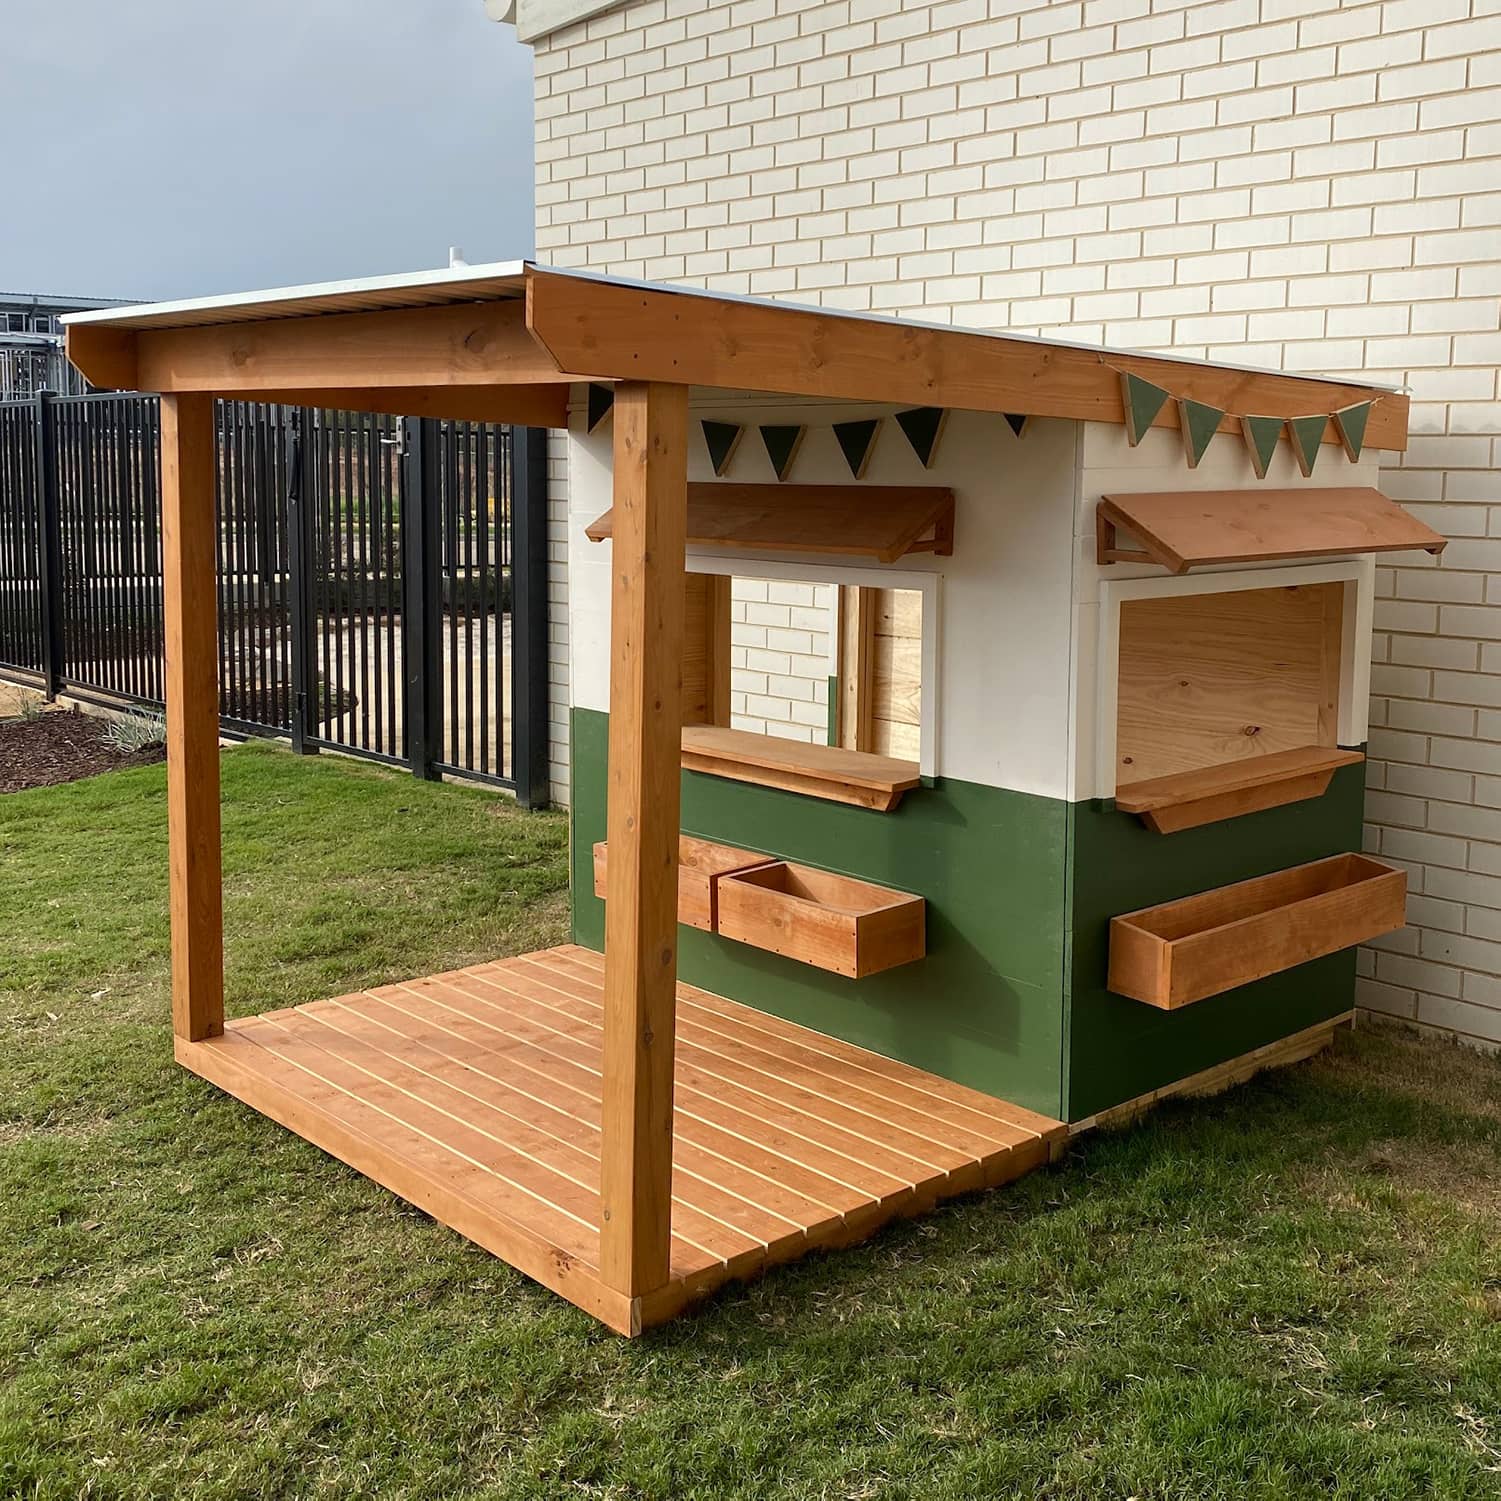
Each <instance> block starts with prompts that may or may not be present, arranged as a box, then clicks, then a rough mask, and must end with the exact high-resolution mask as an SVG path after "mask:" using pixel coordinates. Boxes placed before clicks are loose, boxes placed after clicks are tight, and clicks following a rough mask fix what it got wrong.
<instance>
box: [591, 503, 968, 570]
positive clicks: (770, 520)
mask: <svg viewBox="0 0 1501 1501" xmlns="http://www.w3.org/2000/svg"><path fill="white" fill-rule="evenodd" d="M614 515H615V513H614V510H613V508H612V509H611V510H608V511H606V512H605V513H604V515H602V516H599V517H596V518H595V520H593V521H591V522H590V523H589V525H588V526H587V527H585V528H584V535H585V536H586V537H588V538H589V540H590V541H591V542H603V541H604V540H605V538H606V537H609V536H611V535H612V534H613V532H614ZM953 539H954V492H953V491H952V490H946V489H942V488H940V487H939V486H937V485H912V486H905V485H785V484H776V485H728V484H690V485H689V486H688V541H689V542H690V543H692V544H693V545H695V546H698V547H749V548H756V549H757V550H759V551H762V552H798V553H840V554H843V555H844V556H846V557H863V558H873V559H874V560H875V561H876V562H878V563H894V562H896V560H897V559H898V558H901V557H905V556H906V555H907V554H908V553H912V552H933V553H938V554H940V555H942V556H947V555H948V554H950V553H952V552H953V550H954V540H953Z"/></svg>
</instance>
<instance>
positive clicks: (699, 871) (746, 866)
mask: <svg viewBox="0 0 1501 1501" xmlns="http://www.w3.org/2000/svg"><path fill="white" fill-rule="evenodd" d="M773 859H774V856H771V855H758V854H756V853H754V852H753V851H751V850H737V849H731V848H730V846H729V845H726V844H712V843H711V842H710V841H709V840H707V839H694V838H692V837H691V836H690V835H687V834H683V835H680V836H679V838H678V921H679V922H680V923H684V924H686V925H687V926H688V927H690V928H698V929H700V930H701V931H702V932H705V933H712V932H714V931H715V926H716V923H717V921H718V916H719V882H720V878H721V877H723V876H727V875H733V874H734V873H735V872H737V871H742V870H750V869H752V868H753V867H755V866H757V865H769V864H771V862H772V860H773ZM609 862H610V847H609V844H608V843H600V844H596V845H595V846H594V894H595V896H597V897H599V898H600V899H601V900H604V899H605V897H606V894H607V891H608V882H609V875H608V872H609Z"/></svg>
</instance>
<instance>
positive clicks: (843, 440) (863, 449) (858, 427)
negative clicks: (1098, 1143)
mask: <svg viewBox="0 0 1501 1501" xmlns="http://www.w3.org/2000/svg"><path fill="white" fill-rule="evenodd" d="M880 431H881V419H880V418H879V417H872V418H869V419H868V420H867V421H864V422H836V423H835V424H834V437H835V439H836V440H837V441H838V443H839V451H840V453H842V454H843V455H844V462H845V463H846V464H848V465H849V466H850V473H851V474H852V475H854V477H855V478H856V479H864V478H865V471H866V470H867V469H868V468H870V456H871V454H872V453H874V452H875V447H876V437H877V435H878V434H879V433H880Z"/></svg>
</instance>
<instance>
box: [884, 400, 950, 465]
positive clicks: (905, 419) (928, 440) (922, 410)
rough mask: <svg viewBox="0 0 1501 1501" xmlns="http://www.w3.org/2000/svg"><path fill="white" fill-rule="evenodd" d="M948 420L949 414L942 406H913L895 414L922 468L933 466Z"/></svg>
mask: <svg viewBox="0 0 1501 1501" xmlns="http://www.w3.org/2000/svg"><path fill="white" fill-rule="evenodd" d="M948 420H949V414H948V413H947V412H946V411H945V410H944V409H943V408H942V407H913V408H911V409H910V410H909V411H906V412H898V413H897V414H896V422H897V426H898V427H900V428H901V430H902V431H903V432H904V433H905V434H906V435H907V441H908V442H909V443H910V444H911V445H912V452H913V453H915V454H916V455H917V457H918V458H919V459H920V460H921V462H922V466H923V468H924V469H931V468H932V467H933V460H934V459H935V458H936V457H937V455H938V444H939V440H940V439H941V438H942V437H943V429H944V425H945V424H946V423H947V422H948Z"/></svg>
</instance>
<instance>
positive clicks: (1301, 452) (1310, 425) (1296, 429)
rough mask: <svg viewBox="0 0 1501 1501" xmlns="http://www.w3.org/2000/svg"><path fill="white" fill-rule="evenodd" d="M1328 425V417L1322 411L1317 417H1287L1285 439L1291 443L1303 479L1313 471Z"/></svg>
mask: <svg viewBox="0 0 1501 1501" xmlns="http://www.w3.org/2000/svg"><path fill="white" fill-rule="evenodd" d="M1328 426H1329V419H1328V418H1327V417H1326V416H1324V415H1323V414H1322V413H1320V414H1319V415H1318V416H1317V417H1289V418H1288V419H1287V441H1288V442H1289V443H1291V444H1292V450H1293V457H1294V458H1295V459H1296V460H1297V461H1298V468H1299V469H1301V470H1302V471H1303V477H1304V478H1305V479H1306V478H1307V477H1308V476H1309V475H1310V474H1312V473H1313V466H1314V462H1315V460H1317V458H1318V456H1319V448H1320V446H1321V445H1322V444H1323V441H1324V431H1325V429H1326V428H1327V427H1328Z"/></svg>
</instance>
